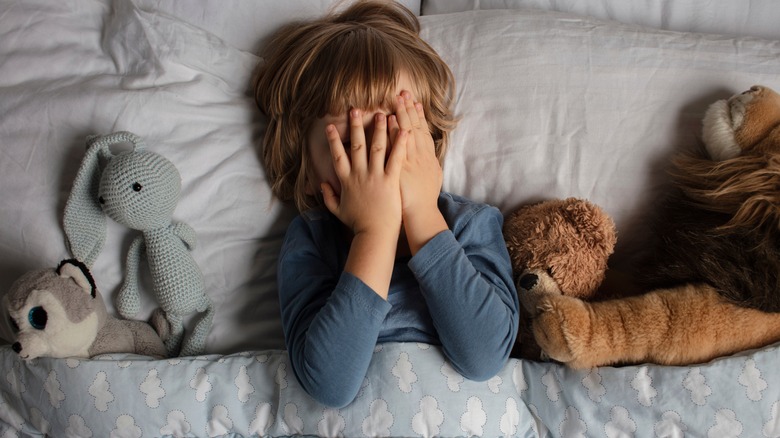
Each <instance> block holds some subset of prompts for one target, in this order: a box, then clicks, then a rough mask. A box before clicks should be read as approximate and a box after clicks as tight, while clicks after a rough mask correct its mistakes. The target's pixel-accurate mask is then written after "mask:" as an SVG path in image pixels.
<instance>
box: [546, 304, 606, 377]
mask: <svg viewBox="0 0 780 438" xmlns="http://www.w3.org/2000/svg"><path fill="white" fill-rule="evenodd" d="M537 312H538V314H537V316H536V317H535V319H534V321H533V333H534V337H535V338H536V342H537V343H538V344H539V346H540V347H541V349H542V356H543V357H548V358H550V359H552V360H555V361H558V362H561V363H564V364H566V365H568V366H571V367H572V368H590V367H591V366H594V364H591V363H590V360H589V358H588V352H589V351H590V341H589V339H590V333H591V327H590V316H589V313H588V309H587V303H585V302H584V301H582V300H580V299H577V298H572V297H567V296H563V295H557V296H556V295H548V296H546V297H544V298H542V299H541V300H540V302H539V304H538V310H537Z"/></svg>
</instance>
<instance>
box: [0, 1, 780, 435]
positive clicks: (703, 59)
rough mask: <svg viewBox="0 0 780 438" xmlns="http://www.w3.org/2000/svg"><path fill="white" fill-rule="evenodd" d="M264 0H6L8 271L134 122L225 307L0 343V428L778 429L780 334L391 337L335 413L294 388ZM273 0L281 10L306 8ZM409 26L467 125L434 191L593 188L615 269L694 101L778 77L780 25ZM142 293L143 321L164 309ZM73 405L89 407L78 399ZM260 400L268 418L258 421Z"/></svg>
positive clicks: (51, 242)
mask: <svg viewBox="0 0 780 438" xmlns="http://www.w3.org/2000/svg"><path fill="white" fill-rule="evenodd" d="M594 1H595V0H594ZM271 3H274V4H276V2H271ZM271 3H268V4H266V3H255V2H252V5H254V6H249V3H236V4H237V5H243V6H242V7H236V8H235V9H231V8H216V7H213V6H205V5H198V6H193V8H192V9H187V8H184V7H182V6H181V4H179V3H177V2H166V1H161V2H155V1H151V0H143V1H140V2H139V3H134V2H131V1H119V0H116V1H111V0H105V1H93V2H81V1H63V2H49V1H44V0H28V1H25V2H13V1H2V2H0V11H2V14H0V114H1V115H2V116H0V138H2V142H3V143H2V144H3V146H2V148H0V181H2V185H0V190H2V196H0V223H2V224H3V227H2V228H0V248H2V251H0V291H5V290H7V289H8V287H9V286H10V284H11V283H12V282H13V280H14V279H16V278H17V277H19V276H20V275H21V274H22V273H23V272H26V271H28V270H31V269H38V268H41V267H45V266H55V265H56V263H58V262H59V261H60V260H61V259H63V258H66V257H67V255H68V254H67V252H66V248H65V245H64V236H63V232H62V226H61V220H62V210H63V208H64V204H65V200H66V199H67V194H68V192H69V191H70V188H71V185H72V182H73V179H74V177H75V174H76V171H77V169H78V165H79V163H80V162H81V159H82V157H83V154H84V151H85V139H86V137H87V135H90V134H106V133H110V132H115V131H119V130H129V131H131V132H135V133H137V134H139V135H140V136H142V137H143V138H144V140H145V141H146V143H147V145H148V147H149V149H150V150H153V151H155V152H158V153H160V154H162V155H164V156H166V158H168V159H169V160H171V161H172V162H173V163H174V164H175V165H176V166H177V168H178V170H179V172H180V173H181V175H182V196H181V200H180V202H179V204H178V207H177V209H176V211H175V212H174V219H175V220H179V221H183V222H186V223H188V224H190V225H191V226H192V227H193V228H194V229H195V231H196V233H197V235H198V239H199V242H198V243H199V244H198V246H197V248H196V249H195V250H194V251H193V256H194V257H195V259H196V261H197V262H198V263H199V265H200V266H201V268H202V271H203V273H204V278H205V281H206V284H207V291H208V293H209V296H210V298H211V299H212V301H213V302H214V305H215V307H216V309H217V314H216V316H215V319H214V324H213V329H212V330H211V332H210V334H209V338H208V340H207V347H206V349H207V352H208V353H209V354H208V355H207V356H203V357H197V358H182V359H177V360H170V361H149V360H146V359H143V358H137V357H119V356H117V357H114V358H102V359H100V360H75V361H74V360H51V359H40V360H36V361H34V362H31V363H24V362H21V361H19V360H18V358H17V357H16V355H15V354H14V353H13V352H12V350H11V349H10V348H9V347H4V348H1V349H0V362H2V365H1V366H0V374H1V375H2V376H1V377H0V436H2V435H3V434H5V435H6V436H38V435H40V434H42V433H43V431H44V430H45V431H48V433H49V434H50V435H51V436H89V435H85V434H82V433H81V432H78V433H76V432H73V430H75V429H68V428H69V427H76V428H79V429H78V430H79V431H83V430H86V429H81V427H82V426H83V427H87V428H89V431H90V432H89V433H91V436H109V435H110V434H111V433H112V431H114V429H117V430H116V431H115V436H158V435H160V434H162V433H163V432H161V431H172V432H171V433H174V432H176V431H179V432H181V430H183V429H181V430H180V429H175V428H176V427H179V426H181V427H185V426H183V424H184V423H181V422H178V420H177V421H173V420H172V421H173V424H174V426H171V428H172V429H166V427H167V426H166V425H168V422H169V417H170V418H171V419H174V420H175V419H177V418H186V420H187V424H189V428H190V429H189V430H190V435H193V436H249V435H251V433H252V431H260V430H263V429H260V426H259V424H261V423H262V421H266V420H267V421H270V420H268V419H269V418H273V419H274V424H273V425H272V426H269V427H270V428H269V429H268V434H269V435H284V434H295V433H298V431H299V429H296V428H295V427H297V426H291V425H292V424H293V423H294V424H298V425H300V427H301V428H302V429H300V430H303V431H305V432H304V433H307V434H308V433H311V434H322V435H328V436H336V435H338V434H339V431H340V430H342V429H340V426H339V424H342V423H341V422H342V420H343V425H344V428H343V431H345V432H343V434H344V435H345V436H354V435H363V434H368V432H364V431H363V429H362V427H363V424H370V425H374V426H371V427H376V429H371V428H370V429H368V430H369V431H374V432H376V433H375V435H405V436H416V435H424V436H432V435H439V436H451V435H469V434H480V433H479V432H480V431H481V434H484V435H487V436H490V435H503V434H505V433H504V432H503V431H506V430H508V431H509V433H506V434H507V435H515V436H578V434H577V433H578V432H582V436H682V435H683V434H684V435H685V436H707V435H708V434H710V435H711V436H745V437H747V436H780V432H779V431H778V428H780V419H779V418H780V382H778V381H777V373H776V363H777V362H778V358H780V352H778V349H777V347H776V346H770V347H767V348H765V349H762V350H759V351H755V352H747V353H745V354H741V355H737V356H735V357H732V358H725V359H722V360H717V361H714V362H712V363H710V364H702V365H696V366H691V367H679V368H678V367H658V366H631V367H621V368H610V367H605V368H602V369H598V370H594V371H592V372H573V371H570V370H567V369H565V368H562V367H560V366H557V365H554V364H535V363H530V362H524V361H517V360H512V361H510V362H509V363H508V364H507V365H506V366H505V367H504V369H503V370H502V371H501V372H500V373H499V375H498V378H499V379H500V381H501V383H500V384H499V383H498V380H496V379H492V380H489V381H488V382H481V383H480V382H467V381H458V376H457V375H452V374H451V373H449V370H448V369H446V366H445V365H444V363H443V362H442V359H441V355H440V353H439V352H438V350H437V349H436V348H435V347H426V346H419V345H417V344H386V345H384V346H382V347H381V348H380V351H378V352H377V353H376V354H375V357H374V359H373V361H372V365H371V371H370V372H369V379H368V380H367V382H366V385H367V386H366V388H367V391H364V394H363V397H362V398H359V400H358V401H356V403H354V404H352V405H350V406H349V407H347V408H346V410H343V411H338V412H335V411H326V410H324V408H322V407H320V406H316V405H315V404H313V401H311V399H308V398H307V396H305V395H304V394H303V393H302V392H301V391H300V390H299V389H294V388H296V382H295V381H294V379H291V378H290V377H291V374H290V369H289V367H288V365H287V362H286V361H287V358H286V353H285V352H283V351H282V350H281V349H282V348H283V347H284V342H283V335H282V329H281V323H280V320H279V304H278V298H277V296H276V283H275V281H276V279H275V273H276V258H277V256H278V253H279V249H280V247H281V242H282V238H283V235H284V231H285V229H286V227H287V224H288V223H289V222H290V221H291V219H292V217H293V216H294V212H293V211H292V210H291V209H289V208H286V207H285V206H283V205H281V204H280V203H278V202H273V200H272V199H271V194H270V191H269V189H268V186H267V184H266V182H265V179H264V176H263V172H262V167H261V166H260V162H259V156H258V152H257V149H256V145H257V144H258V142H259V139H260V138H261V136H262V134H263V130H264V123H265V122H264V120H263V119H262V118H261V117H260V116H259V115H258V113H257V110H256V109H255V107H254V104H253V98H252V92H251V87H250V78H251V74H252V70H253V68H254V66H255V65H256V64H257V62H258V61H259V58H258V57H257V56H256V55H255V50H256V49H257V47H258V44H257V41H262V40H263V38H267V36H268V35H269V34H270V33H271V32H272V31H273V29H270V28H269V27H266V25H268V23H272V24H273V25H276V24H280V23H277V22H276V21H275V20H271V19H268V20H266V18H267V17H266V16H265V15H262V14H263V13H265V12H268V13H269V14H270V13H274V12H275V11H277V12H278V11H279V10H281V9H283V8H286V6H280V5H277V6H269V5H270V4H271ZM187 4H188V5H192V3H187ZM301 4H303V3H301ZM757 4H760V3H757V2H751V7H752V5H757ZM208 5H211V4H210V3H209V4H208ZM158 6H159V8H158ZM252 7H254V8H259V9H254V11H256V12H254V13H250V12H249V11H250V8H252ZM301 7H305V6H301ZM757 7H758V6H757ZM183 9H186V13H185V12H183ZM286 10H287V12H286V14H287V15H284V14H283V18H280V21H284V20H287V19H289V18H291V15H294V14H295V12H294V11H295V9H286ZM424 10H425V8H424V4H423V11H424ZM751 10H752V11H757V10H756V9H751ZM291 11H292V12H291ZM760 12H762V13H765V14H772V13H773V12H774V9H773V8H770V7H761V11H760ZM312 13H314V11H312ZM751 17H752V15H751ZM693 18H694V19H695V17H693ZM751 19H752V18H751ZM421 23H422V26H423V37H424V38H426V40H428V41H429V42H430V43H431V44H432V45H433V46H434V47H435V48H436V49H437V50H438V51H439V52H440V53H441V54H442V56H443V57H444V58H445V60H446V61H447V62H448V63H449V64H450V65H451V66H452V69H453V72H454V75H455V78H456V82H457V91H456V113H457V114H458V115H459V116H460V117H461V122H460V125H459V127H458V128H457V129H456V131H455V132H454V134H453V136H452V145H451V149H450V152H449V154H448V156H447V159H446V162H445V166H444V189H445V190H447V191H450V192H453V193H457V194H460V195H464V196H466V197H468V198H471V199H473V200H475V201H478V202H487V203H490V204H493V205H496V206H498V207H499V208H500V209H501V211H502V212H504V213H508V212H509V211H511V210H512V209H514V208H516V207H517V206H518V205H520V204H522V203H526V202H531V201H536V200H540V199H545V198H551V197H566V196H578V197H584V198H588V199H590V200H591V201H593V202H595V203H597V204H599V205H601V206H602V207H604V209H605V210H606V211H607V212H608V213H609V214H611V215H612V216H613V218H614V219H615V222H616V224H617V228H618V232H619V237H618V239H619V246H618V252H617V253H616V254H615V256H614V257H613V261H614V263H615V264H616V265H620V264H621V263H628V262H629V261H630V260H631V259H632V256H633V254H634V253H636V252H637V251H640V250H641V249H642V248H643V243H644V240H643V237H644V233H643V231H644V229H645V227H646V224H647V219H646V218H647V216H648V215H649V214H650V212H652V208H653V202H654V199H655V197H656V196H657V195H658V194H659V193H660V192H661V191H662V189H663V183H664V176H663V172H664V169H665V166H666V163H667V162H668V159H669V157H670V156H671V154H672V153H674V152H675V151H678V150H680V149H681V148H687V147H691V146H693V145H696V144H697V142H698V137H699V135H700V121H701V118H702V116H703V113H704V110H705V109H706V107H707V106H708V105H709V104H710V103H711V102H713V101H715V100H717V99H720V98H725V97H728V96H730V95H731V94H733V93H736V92H740V91H742V90H745V89H747V88H748V87H750V86H751V85H753V84H756V83H760V84H764V85H767V86H770V87H773V88H775V89H780V40H778V39H775V40H770V39H761V38H756V37H751V36H745V37H730V36H725V35H713V34H697V33H688V32H674V31H664V30H657V29H651V28H647V27H637V26H633V25H627V24H619V23H616V22H612V21H602V20H598V19H593V18H585V17H581V16H577V15H571V14H566V13H558V12H550V11H542V10H531V9H515V10H481V11H465V12H457V13H450V14H441V15H429V16H426V15H424V16H422V17H421ZM255 26H256V27H257V28H256V29H255ZM237 29H240V30H241V32H238V31H236V30H237ZM253 29H254V32H255V33H254V34H253V35H246V34H245V33H246V32H250V31H252V30H253ZM132 237H133V234H132V233H131V232H129V231H128V230H126V229H124V228H122V227H120V226H118V225H116V224H113V223H110V224H109V229H108V239H107V241H106V245H105V247H104V250H103V252H102V253H101V255H100V256H99V257H98V260H97V261H96V263H95V265H94V266H93V273H94V275H95V278H96V281H97V284H98V287H99V288H100V289H101V291H102V293H103V295H104V296H105V297H106V299H107V304H108V305H109V310H113V309H112V308H111V307H112V306H111V298H112V297H113V296H114V294H115V293H116V291H117V289H118V286H119V284H120V283H121V279H122V276H123V273H124V253H125V251H126V249H127V246H128V245H129V243H130V241H131V240H132ZM145 298H146V299H144V300H143V302H144V308H143V310H142V312H141V313H140V314H139V316H140V317H145V316H148V314H149V313H151V311H152V309H153V307H154V303H153V302H152V299H151V295H150V294H147V295H145ZM6 320H7V318H2V321H1V322H0V324H3V325H5V324H6V323H7V322H6ZM9 330H10V328H9V327H5V326H4V327H3V328H2V331H1V333H0V334H1V335H2V337H3V338H5V339H9V338H10V336H11V334H10V331H9ZM263 358H267V359H263ZM282 364H286V365H284V367H282ZM177 366H178V367H179V368H177ZM201 368H202V369H203V370H204V371H198V370H199V369H201ZM280 368H285V370H284V371H285V373H286V375H284V376H282V375H283V374H285V373H282V372H280V371H279V370H280ZM409 370H411V371H413V374H414V377H412V374H411V372H410V371H409ZM443 370H444V371H443ZM517 370H522V376H523V380H524V381H525V382H526V384H527V385H528V387H527V388H526V389H522V388H523V385H520V386H517V385H518V383H517V382H516V381H515V380H517V377H516V376H517V375H518V371H517ZM204 373H205V374H204ZM182 376H184V377H182ZM206 376H208V377H206ZM391 376H392V377H391ZM399 376H405V377H403V379H407V380H405V382H406V383H408V382H410V381H412V380H413V381H414V383H412V384H408V385H407V384H406V383H404V384H401V383H399V382H400V381H401V379H402V378H401V377H399ZM409 379H411V380H409ZM415 379H416V380H415ZM246 382H250V383H251V388H252V389H254V392H252V391H251V390H250V386H248V385H247V384H245V383H246ZM456 382H457V383H456ZM545 382H546V383H545ZM190 385H194V388H193V387H192V386H190ZM196 388H197V389H196ZM206 388H208V391H207V390H206ZM452 388H457V389H458V390H453V389H452ZM518 388H520V389H518ZM637 388H639V389H637ZM106 390H108V393H110V394H111V396H112V397H113V399H112V401H109V399H110V398H112V397H109V396H108V395H107V393H106V392H105V391H106ZM49 394H53V395H52V396H50V395H49ZM94 394H98V395H94ZM161 394H164V396H161ZM63 395H64V396H66V398H64V399H62V398H61V397H62V396H63ZM265 403H267V404H265ZM480 404H481V410H480V409H479V405H480ZM77 411H78V412H85V414H84V415H83V416H80V417H72V415H73V413H74V412H77ZM257 412H265V413H263V414H262V415H260V416H259V417H258V414H257ZM293 412H296V413H297V415H293ZM387 412H389V413H391V414H392V420H388V419H389V417H388V416H387V415H385V413H387ZM228 413H229V414H228ZM483 413H484V416H483V415H482V414H483ZM418 414H419V415H418ZM504 414H506V415H504ZM79 415H80V414H79ZM127 415H129V416H130V417H128V416H127ZM464 416H466V417H467V420H465V423H464V420H463V418H464ZM255 417H258V418H264V419H265V420H258V422H256V423H254V426H253V425H252V424H253V423H252V422H253V421H254V419H255ZM227 418H230V421H228V420H227ZM339 418H341V420H340V419H339ZM367 418H370V419H369V420H367ZM502 418H503V420H502ZM297 419H300V422H298V420H297ZM131 420H132V422H131ZM483 420H484V421H483ZM321 421H325V422H324V423H322V424H323V425H327V427H325V426H323V427H325V429H322V430H321V429H319V428H318V427H319V426H318V425H319V424H320V422H321ZM366 421H367V422H368V423H366ZM502 421H504V423H503V426H502ZM73 422H75V423H73ZM461 424H466V425H469V426H468V427H466V428H465V429H464V428H461ZM176 425H178V426H176ZM209 425H210V426H209ZM283 425H287V426H283ZM473 425H476V426H473ZM511 425H514V426H512V427H509V426H511ZM675 425H676V426H675ZM125 426H128V427H127V428H125ZM380 426H382V427H380ZM504 426H506V427H509V429H506V428H504V429H502V427H504ZM136 427H137V428H136ZM285 427H287V429H285ZM348 427H349V428H351V429H347V428H348ZM464 427H465V426H464ZM69 430H70V432H68V431H69ZM139 431H140V432H141V433H142V435H139V434H137V432H139ZM346 431H350V433H347V432H346ZM545 431H546V432H545ZM724 431H725V432H724ZM72 432H73V433H72ZM179 432H176V433H179ZM352 432H355V433H352ZM493 432H495V433H493ZM570 432H571V433H570ZM726 432H729V433H726ZM69 434H70V435H69ZM174 434H175V433H174ZM621 434H622V435H621Z"/></svg>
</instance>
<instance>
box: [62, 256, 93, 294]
mask: <svg viewBox="0 0 780 438" xmlns="http://www.w3.org/2000/svg"><path fill="white" fill-rule="evenodd" d="M57 275H59V276H60V277H62V278H70V279H71V280H73V281H75V282H76V284H78V285H79V287H81V288H82V289H83V290H84V291H85V292H86V293H88V294H90V295H91V296H92V298H95V296H96V295H97V287H96V286H95V279H94V278H92V274H90V272H89V269H88V268H87V265H85V264H84V263H81V262H80V261H78V260H76V259H68V260H63V261H61V262H60V264H59V266H57Z"/></svg>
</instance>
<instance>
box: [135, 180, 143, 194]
mask: <svg viewBox="0 0 780 438" xmlns="http://www.w3.org/2000/svg"><path fill="white" fill-rule="evenodd" d="M142 188H144V186H142V185H141V183H137V182H135V183H133V191H136V192H140V191H141V189H142Z"/></svg>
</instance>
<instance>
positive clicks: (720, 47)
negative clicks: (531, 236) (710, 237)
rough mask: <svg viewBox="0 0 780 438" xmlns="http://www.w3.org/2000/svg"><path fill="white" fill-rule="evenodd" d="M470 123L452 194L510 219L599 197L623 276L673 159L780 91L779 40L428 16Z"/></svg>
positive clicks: (486, 14)
mask: <svg viewBox="0 0 780 438" xmlns="http://www.w3.org/2000/svg"><path fill="white" fill-rule="evenodd" d="M422 20H423V28H424V31H423V37H424V38H425V39H427V40H428V41H429V42H430V43H431V44H432V45H433V46H434V48H435V49H436V50H437V51H439V53H440V54H441V55H442V56H443V57H444V59H445V60H446V61H447V62H448V63H449V65H450V66H451V68H452V70H453V74H454V75H455V79H456V82H457V94H456V113H457V115H458V116H460V117H461V122H460V124H459V126H458V127H457V128H456V129H455V131H454V134H453V136H452V144H451V148H450V150H449V152H448V155H447V157H446V159H445V176H444V188H445V189H446V190H449V191H452V192H455V193H459V194H462V195H465V196H467V197H470V198H473V199H476V200H480V201H485V202H488V203H491V204H495V205H497V206H498V207H500V208H501V210H502V211H504V212H505V213H507V212H509V211H511V210H513V209H514V208H516V207H517V206H519V205H520V204H523V203H528V202H535V201H538V200H541V199H547V198H553V197H568V196H576V197H582V198H588V199H590V200H591V201H593V202H595V203H597V204H599V205H601V206H602V207H604V209H605V210H606V211H607V212H608V213H609V214H610V215H612V217H613V218H614V219H615V222H616V225H617V228H618V233H619V237H618V247H617V251H616V255H615V257H613V259H612V262H613V264H615V265H617V266H619V265H620V264H621V262H622V261H623V260H626V262H628V258H630V257H627V256H628V255H630V254H632V253H634V252H635V251H636V250H637V249H639V248H641V247H642V246H643V241H642V237H643V235H644V234H645V232H644V230H645V228H646V227H647V225H648V223H647V220H646V218H647V216H648V214H649V213H650V212H652V210H653V203H654V201H655V200H657V197H658V195H659V192H660V191H661V190H662V186H663V183H664V181H665V179H664V175H665V169H666V166H667V163H668V161H669V158H670V156H671V155H672V154H673V153H675V152H677V151H680V150H682V149H684V148H691V147H695V146H696V145H697V144H698V142H699V136H700V125H701V119H702V117H703V114H704V111H705V109H706V108H707V106H708V105H709V104H710V103H712V102H714V101H715V100H718V99H721V98H726V97H728V96H730V95H732V94H733V93H736V92H741V91H743V90H746V89H748V88H749V87H750V86H751V85H753V84H759V83H760V84H764V85H767V86H770V87H775V88H780V73H779V72H780V41H764V40H759V39H751V38H726V37H722V36H714V35H705V34H693V33H679V32H671V31H660V30H651V29H648V28H640V27H635V26H628V25H621V24H618V23H614V22H605V21H599V20H595V19H591V18H584V17H579V16H575V15H570V14H564V13H556V12H548V11H540V10H482V11H470V12H461V13H455V14H447V15H433V16H423V17H422Z"/></svg>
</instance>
